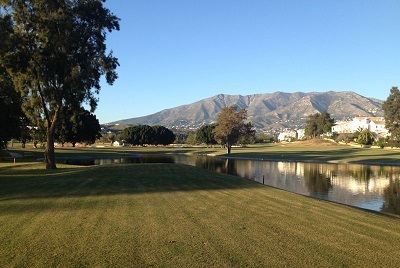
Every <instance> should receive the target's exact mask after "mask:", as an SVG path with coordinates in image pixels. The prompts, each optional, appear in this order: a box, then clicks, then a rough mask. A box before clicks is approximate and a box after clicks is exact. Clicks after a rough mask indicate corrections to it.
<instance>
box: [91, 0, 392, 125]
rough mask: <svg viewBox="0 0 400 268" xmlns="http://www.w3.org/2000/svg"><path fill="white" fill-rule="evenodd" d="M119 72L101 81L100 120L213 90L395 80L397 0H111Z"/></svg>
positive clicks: (365, 91)
mask: <svg viewBox="0 0 400 268" xmlns="http://www.w3.org/2000/svg"><path fill="white" fill-rule="evenodd" d="M105 5H106V7H108V8H109V9H110V10H111V11H112V12H113V13H114V14H115V15H117V16H118V17H119V18H120V19H121V21H120V24H121V30H120V31H118V32H112V33H111V34H109V35H108V37H107V47H108V49H110V50H111V49H112V50H113V52H114V56H116V57H117V58H118V59H119V63H120V67H119V68H118V69H117V72H118V74H119V78H118V80H117V81H116V82H115V83H114V85H113V86H108V85H107V84H106V83H102V90H101V92H100V94H99V99H100V101H99V104H98V108H97V110H96V112H95V114H96V116H97V118H98V119H99V121H100V123H107V122H111V121H116V120H120V119H127V118H133V117H139V116H144V115H149V114H153V113H156V112H158V111H161V110H163V109H167V108H172V107H176V106H180V105H184V104H189V103H192V102H195V101H198V100H201V99H204V98H208V97H212V96H214V95H217V94H220V93H224V94H233V95H236V94H241V95H249V94H256V93H273V92H276V91H283V92H297V91H303V92H315V91H354V92H356V93H359V94H361V95H363V96H365V97H373V98H377V99H381V100H385V99H386V98H387V97H388V95H389V92H390V88H391V87H392V86H400V65H399V64H400V52H399V50H400V23H399V22H398V16H399V15H398V14H399V11H400V1H398V0H379V1H378V0H343V1H342V0H318V1H317V0H316V1H312V0H309V1H306V0H274V1H273V0H247V1H245V0H243V1H239V0H229V1H223V0H213V1H209V0H202V1H201V0H176V1H172V0H171V1H169V0H109V1H107V2H106V3H105Z"/></svg>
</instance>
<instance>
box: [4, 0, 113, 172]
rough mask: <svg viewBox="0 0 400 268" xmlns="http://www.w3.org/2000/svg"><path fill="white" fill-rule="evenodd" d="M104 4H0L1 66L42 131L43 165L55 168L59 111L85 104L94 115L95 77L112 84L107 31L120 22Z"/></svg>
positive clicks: (64, 0) (43, 0)
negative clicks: (104, 79) (44, 131)
mask: <svg viewBox="0 0 400 268" xmlns="http://www.w3.org/2000/svg"><path fill="white" fill-rule="evenodd" d="M103 2H104V0H99V1H75V0H56V1H49V0H37V1H29V0H21V1H5V0H4V1H0V65H2V66H4V67H5V68H6V69H7V72H8V73H9V74H10V76H11V78H12V81H13V83H14V86H15V88H16V90H18V91H19V92H20V94H21V95H22V97H23V99H24V103H23V108H24V111H25V113H26V114H27V116H29V117H30V119H31V120H32V121H33V123H35V125H38V124H39V121H42V122H44V126H45V129H46V150H45V162H46V168H47V169H55V168H56V163H55V155H54V133H55V130H56V126H57V122H58V120H59V118H60V114H61V113H62V112H63V109H64V107H70V108H71V109H79V108H80V107H81V104H82V103H84V102H86V103H88V104H89V105H90V108H91V111H92V112H93V111H94V110H95V108H96V105H97V98H96V95H97V94H98V93H99V91H100V89H101V86H100V78H101V77H102V76H103V75H105V78H106V82H107V83H109V84H113V82H114V81H115V79H116V78H117V73H116V72H115V69H116V68H117V66H118V61H117V59H116V58H115V57H114V56H113V55H112V51H111V52H110V53H108V54H107V52H106V50H107V49H106V45H105V39H106V35H107V32H111V31H113V30H119V19H118V18H117V17H116V16H115V15H113V14H112V13H111V12H110V11H109V10H108V9H107V8H105V7H104V6H103Z"/></svg>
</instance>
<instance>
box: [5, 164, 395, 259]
mask: <svg viewBox="0 0 400 268" xmlns="http://www.w3.org/2000/svg"><path fill="white" fill-rule="evenodd" d="M31 168H33V169H35V166H31ZM18 173H19V167H15V168H9V169H7V170H4V169H1V168H0V228H1V232H0V266H2V267H7V266H11V267H13V266H22V267H28V266H29V267H43V266H52V267H76V266H78V267H85V266H95V267H111V266H112V267H146V266H156V267H194V266H195V267H243V266H253V267H265V266H293V267H306V266H314V267H315V266H320V267H332V266H333V267H337V266H347V267H349V266H351V267H354V266H376V267H378V266H392V267H394V266H399V265H400V244H399V243H398V241H399V239H400V237H399V236H400V227H399V226H400V222H399V217H397V216H392V217H388V216H385V215H380V214H376V213H372V212H365V211H362V210H359V209H354V208H350V207H347V206H342V205H338V204H334V203H330V202H325V201H318V200H314V199H311V198H308V197H304V196H299V195H296V194H292V193H288V192H285V191H281V190H278V189H274V188H270V187H266V186H263V185H260V184H258V183H255V182H252V181H249V180H244V179H240V178H237V177H234V176H228V175H223V174H217V173H214V172H211V171H207V170H203V169H199V168H195V167H190V166H185V165H177V164H133V165H110V166H97V167H87V168H70V167H68V168H67V166H65V167H64V168H62V169H59V170H57V171H56V172H50V173H48V172H47V171H45V170H37V169H35V170H34V172H33V173H34V174H35V176H33V177H32V176H28V175H26V174H28V173H29V172H27V170H24V171H23V172H22V173H23V174H21V175H18ZM55 173H56V174H55Z"/></svg>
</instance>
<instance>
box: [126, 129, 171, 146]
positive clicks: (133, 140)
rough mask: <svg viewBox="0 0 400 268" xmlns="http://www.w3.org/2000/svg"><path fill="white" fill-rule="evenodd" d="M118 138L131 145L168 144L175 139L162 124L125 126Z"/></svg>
mask: <svg viewBox="0 0 400 268" xmlns="http://www.w3.org/2000/svg"><path fill="white" fill-rule="evenodd" d="M120 138H121V139H122V140H124V141H126V142H127V143H130V144H132V145H145V144H152V145H159V144H162V145H168V144H171V143H173V142H174V141H175V134H174V133H173V132H172V131H171V130H169V129H168V128H166V127H163V126H148V125H139V126H132V127H128V128H125V129H124V130H123V131H122V133H121V135H120Z"/></svg>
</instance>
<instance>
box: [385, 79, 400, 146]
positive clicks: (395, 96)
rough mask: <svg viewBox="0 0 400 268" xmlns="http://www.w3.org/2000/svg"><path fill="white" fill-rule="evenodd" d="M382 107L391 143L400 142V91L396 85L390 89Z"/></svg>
mask: <svg viewBox="0 0 400 268" xmlns="http://www.w3.org/2000/svg"><path fill="white" fill-rule="evenodd" d="M382 109H383V112H384V117H385V127H386V129H387V130H389V132H390V141H391V143H396V142H400V91H399V89H398V88H397V87H392V88H391V89H390V95H389V97H388V98H387V99H386V101H385V102H384V103H383V105H382Z"/></svg>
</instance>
